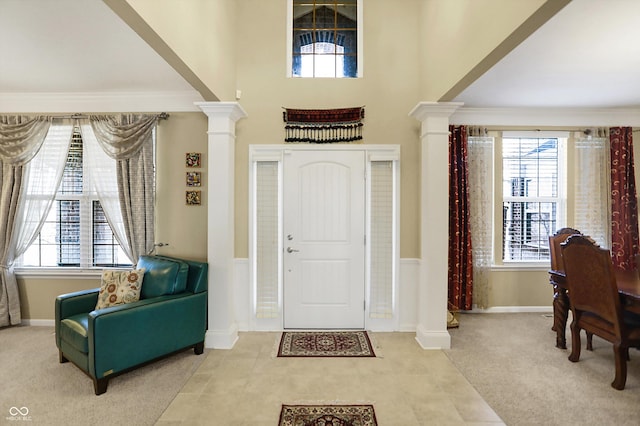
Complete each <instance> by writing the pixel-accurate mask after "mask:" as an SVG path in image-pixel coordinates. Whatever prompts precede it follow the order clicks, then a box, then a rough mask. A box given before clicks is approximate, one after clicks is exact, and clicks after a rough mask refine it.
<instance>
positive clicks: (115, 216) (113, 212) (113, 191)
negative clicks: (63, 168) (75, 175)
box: [80, 121, 136, 263]
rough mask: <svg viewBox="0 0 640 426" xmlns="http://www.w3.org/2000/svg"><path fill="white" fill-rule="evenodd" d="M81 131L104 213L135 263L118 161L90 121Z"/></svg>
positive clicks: (85, 123) (92, 180) (88, 163)
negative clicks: (97, 135)
mask: <svg viewBox="0 0 640 426" xmlns="http://www.w3.org/2000/svg"><path fill="white" fill-rule="evenodd" d="M80 131H81V132H82V143H83V149H84V150H85V156H84V161H86V162H87V166H88V170H89V173H90V174H91V179H90V180H91V183H92V184H93V186H94V188H95V190H96V194H97V196H98V200H100V205H101V206H102V210H103V211H104V215H105V217H106V218H107V222H109V225H111V230H112V231H113V234H114V235H115V238H116V240H117V241H118V243H119V244H120V246H121V247H122V249H123V251H124V252H125V254H126V255H127V257H128V258H129V260H130V261H131V262H132V263H135V262H136V259H135V258H134V254H133V253H132V251H131V249H130V248H129V242H128V240H127V234H126V231H125V228H124V221H123V220H122V212H121V210H120V198H119V195H118V179H117V173H116V169H117V167H116V163H117V162H116V160H115V159H114V158H111V157H109V155H107V153H106V152H105V151H104V150H103V149H102V147H101V146H100V144H99V143H98V139H97V138H96V135H95V133H94V132H93V129H92V127H91V124H90V123H89V122H86V121H83V122H82V123H81V125H80Z"/></svg>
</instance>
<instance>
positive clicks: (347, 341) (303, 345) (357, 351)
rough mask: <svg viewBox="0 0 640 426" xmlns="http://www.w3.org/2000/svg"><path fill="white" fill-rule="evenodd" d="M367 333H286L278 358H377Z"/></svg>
mask: <svg viewBox="0 0 640 426" xmlns="http://www.w3.org/2000/svg"><path fill="white" fill-rule="evenodd" d="M375 356H376V354H375V353H374V351H373V346H372V345H371V340H370V339H369V336H368V335H367V332H366V331H285V332H284V333H282V337H281V338H280V345H279V347H278V357H375Z"/></svg>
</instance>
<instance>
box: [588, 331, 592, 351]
mask: <svg viewBox="0 0 640 426" xmlns="http://www.w3.org/2000/svg"><path fill="white" fill-rule="evenodd" d="M587 350H588V351H592V350H593V333H589V332H588V331H587Z"/></svg>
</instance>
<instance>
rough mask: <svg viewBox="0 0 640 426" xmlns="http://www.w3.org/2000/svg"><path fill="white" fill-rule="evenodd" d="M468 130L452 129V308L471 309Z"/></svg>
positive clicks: (450, 299)
mask: <svg viewBox="0 0 640 426" xmlns="http://www.w3.org/2000/svg"><path fill="white" fill-rule="evenodd" d="M468 179H469V171H468V163H467V129H466V127H465V126H449V307H450V308H451V307H453V308H456V309H462V310H470V309H471V308H472V293H473V259H472V255H471V232H470V224H469V191H468V188H469V182H468Z"/></svg>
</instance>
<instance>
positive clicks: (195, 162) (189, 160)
mask: <svg viewBox="0 0 640 426" xmlns="http://www.w3.org/2000/svg"><path fill="white" fill-rule="evenodd" d="M200 157H201V156H200V153H199V152H187V155H186V166H187V167H200Z"/></svg>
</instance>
